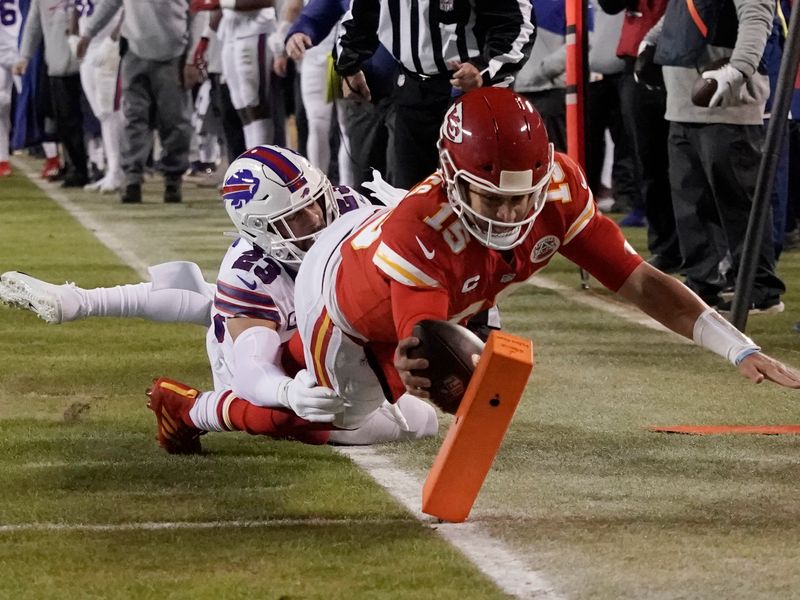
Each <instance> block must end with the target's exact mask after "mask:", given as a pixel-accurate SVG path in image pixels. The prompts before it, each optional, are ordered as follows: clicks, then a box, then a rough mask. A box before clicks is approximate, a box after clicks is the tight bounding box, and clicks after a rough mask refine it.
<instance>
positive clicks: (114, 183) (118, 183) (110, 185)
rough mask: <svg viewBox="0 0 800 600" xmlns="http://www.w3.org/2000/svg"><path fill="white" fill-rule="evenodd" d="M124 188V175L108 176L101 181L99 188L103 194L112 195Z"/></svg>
mask: <svg viewBox="0 0 800 600" xmlns="http://www.w3.org/2000/svg"><path fill="white" fill-rule="evenodd" d="M120 188H122V175H111V174H109V175H106V176H105V177H103V179H101V180H100V187H99V188H98V189H99V191H100V193H101V194H112V193H114V192H118V191H119V190H120Z"/></svg>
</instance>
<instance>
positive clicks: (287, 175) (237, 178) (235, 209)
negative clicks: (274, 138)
mask: <svg viewBox="0 0 800 600" xmlns="http://www.w3.org/2000/svg"><path fill="white" fill-rule="evenodd" d="M221 196H222V201H223V202H224V204H225V209H226V211H227V212H228V216H229V217H230V219H231V222H232V223H233V224H234V226H235V227H236V230H237V232H238V234H239V236H240V237H241V238H243V239H245V240H246V241H247V242H249V243H250V244H252V245H254V246H258V247H259V248H261V249H262V250H264V251H265V252H267V253H269V254H271V255H272V256H273V257H275V258H276V259H278V260H280V261H282V262H286V263H288V264H299V263H300V262H301V261H302V259H303V257H304V256H305V251H306V249H307V248H308V247H310V245H311V243H313V241H314V240H315V239H316V237H317V235H318V234H319V231H318V230H316V231H303V232H293V231H292V226H291V225H290V221H291V220H292V217H293V216H295V215H297V214H298V213H299V212H300V211H302V210H304V209H306V208H307V207H309V206H311V205H312V204H313V203H315V202H317V203H319V204H320V208H321V209H322V217H323V220H324V218H325V216H326V215H329V214H331V213H332V211H333V209H332V208H331V205H334V204H335V203H334V202H333V189H332V187H331V184H330V181H328V178H327V177H326V176H325V174H324V173H323V172H322V171H320V170H319V169H317V168H316V167H314V166H313V165H311V163H309V162H308V160H307V159H306V158H304V157H303V156H301V155H300V154H297V153H296V152H294V151H292V150H289V149H287V148H281V147H279V146H256V147H254V148H251V149H250V150H247V151H246V152H244V153H243V154H241V155H240V156H239V157H238V158H237V159H236V160H234V161H233V162H232V163H231V164H230V166H229V167H228V170H227V172H226V173H225V179H224V180H223V185H222V192H221Z"/></svg>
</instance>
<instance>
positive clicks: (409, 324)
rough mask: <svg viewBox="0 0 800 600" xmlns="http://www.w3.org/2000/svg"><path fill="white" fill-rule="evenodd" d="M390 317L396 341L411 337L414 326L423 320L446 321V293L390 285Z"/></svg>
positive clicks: (400, 284)
mask: <svg viewBox="0 0 800 600" xmlns="http://www.w3.org/2000/svg"><path fill="white" fill-rule="evenodd" d="M390 289H391V295H392V317H393V318H394V326H395V329H396V330H397V339H398V340H402V339H405V338H407V337H409V336H410V335H411V331H412V330H413V329H414V325H416V324H417V323H419V322H420V321H422V320H423V319H440V320H444V319H447V306H448V303H449V302H448V298H447V292H446V291H445V290H443V289H441V288H437V289H433V290H430V289H427V290H422V289H419V288H412V287H409V286H407V285H403V284H402V283H399V282H397V281H392V283H391V288H390Z"/></svg>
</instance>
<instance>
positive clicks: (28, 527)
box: [0, 519, 410, 533]
mask: <svg viewBox="0 0 800 600" xmlns="http://www.w3.org/2000/svg"><path fill="white" fill-rule="evenodd" d="M409 522H410V521H409V520H408V519H269V520H262V521H155V522H147V521H145V522H141V523H136V522H133V523H131V522H128V523H17V524H14V525H0V533H18V532H24V531H161V530H170V529H247V528H251V529H252V528H256V527H297V526H303V527H305V526H309V525H311V526H315V525H320V526H327V525H363V524H365V523H369V524H372V523H374V524H376V525H393V524H397V523H409Z"/></svg>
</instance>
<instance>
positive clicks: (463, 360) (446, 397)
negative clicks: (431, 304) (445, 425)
mask: <svg viewBox="0 0 800 600" xmlns="http://www.w3.org/2000/svg"><path fill="white" fill-rule="evenodd" d="M412 335H413V336H414V337H416V338H418V339H419V341H420V343H419V345H418V346H417V347H415V348H411V349H410V350H409V351H408V356H409V358H426V359H427V360H428V368H427V369H422V370H417V371H413V374H414V375H417V376H419V377H427V378H428V379H430V381H431V387H430V389H429V392H430V395H431V401H432V402H433V403H434V404H435V405H436V406H438V407H439V408H440V409H441V410H442V411H443V412H446V413H450V414H455V412H456V411H457V410H458V407H459V405H460V404H461V399H462V398H463V397H464V392H465V391H466V390H467V386H468V385H469V381H470V379H471V378H472V372H473V371H474V370H475V366H474V365H473V363H472V356H473V355H474V354H478V355H480V354H481V352H483V342H482V341H481V340H480V338H479V337H478V336H477V335H475V334H474V333H472V332H471V331H470V330H469V329H467V328H466V327H462V326H461V325H457V324H455V323H450V322H449V321H437V320H431V319H427V320H424V321H420V322H419V323H417V324H416V325H415V326H414V330H413V332H412Z"/></svg>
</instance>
